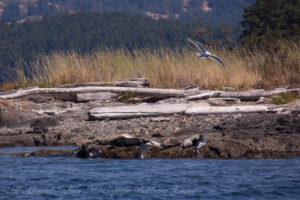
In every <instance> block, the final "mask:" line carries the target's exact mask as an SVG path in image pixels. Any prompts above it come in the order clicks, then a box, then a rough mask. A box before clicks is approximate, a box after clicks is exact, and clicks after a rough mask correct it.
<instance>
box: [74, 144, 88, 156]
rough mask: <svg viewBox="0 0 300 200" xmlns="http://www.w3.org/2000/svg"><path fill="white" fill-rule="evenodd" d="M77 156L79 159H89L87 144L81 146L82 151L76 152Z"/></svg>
mask: <svg viewBox="0 0 300 200" xmlns="http://www.w3.org/2000/svg"><path fill="white" fill-rule="evenodd" d="M76 156H77V157H78V158H87V157H88V156H89V154H88V152H87V149H86V144H83V145H81V147H80V149H79V150H78V151H77V152H76Z"/></svg>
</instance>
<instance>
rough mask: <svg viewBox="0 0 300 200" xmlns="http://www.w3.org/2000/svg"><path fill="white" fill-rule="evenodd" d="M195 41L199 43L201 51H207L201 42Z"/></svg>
mask: <svg viewBox="0 0 300 200" xmlns="http://www.w3.org/2000/svg"><path fill="white" fill-rule="evenodd" d="M195 42H196V43H197V44H198V45H199V47H200V49H201V50H202V52H206V51H207V50H206V49H205V47H204V45H203V44H202V43H200V42H197V41H195Z"/></svg>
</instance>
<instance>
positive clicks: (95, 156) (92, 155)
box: [89, 149, 102, 158]
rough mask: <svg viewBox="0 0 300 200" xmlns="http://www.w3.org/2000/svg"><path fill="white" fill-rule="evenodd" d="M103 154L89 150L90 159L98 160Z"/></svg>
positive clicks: (99, 151) (95, 150)
mask: <svg viewBox="0 0 300 200" xmlns="http://www.w3.org/2000/svg"><path fill="white" fill-rule="evenodd" d="M101 153H102V151H101V150H97V149H90V150H89V157H90V158H97V157H98V156H100V154H101Z"/></svg>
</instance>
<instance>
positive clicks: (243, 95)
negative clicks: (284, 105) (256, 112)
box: [219, 88, 300, 100]
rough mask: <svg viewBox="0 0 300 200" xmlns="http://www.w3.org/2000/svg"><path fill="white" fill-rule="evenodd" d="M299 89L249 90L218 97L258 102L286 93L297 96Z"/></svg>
mask: <svg viewBox="0 0 300 200" xmlns="http://www.w3.org/2000/svg"><path fill="white" fill-rule="evenodd" d="M299 90H300V89H299V88H297V89H285V88H280V89H276V90H269V91H265V90H249V91H244V92H221V94H220V95H219V97H224V98H228V97H230V98H238V99H241V100H258V99H259V98H260V97H270V96H273V95H276V94H280V93H288V92H294V93H296V96H297V95H299Z"/></svg>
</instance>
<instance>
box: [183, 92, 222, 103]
mask: <svg viewBox="0 0 300 200" xmlns="http://www.w3.org/2000/svg"><path fill="white" fill-rule="evenodd" d="M220 94H221V92H218V91H217V92H216V91H208V92H203V93H201V94H197V95H193V96H189V97H187V100H188V101H193V100H199V99H208V98H211V97H218V96H219V95H220Z"/></svg>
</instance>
